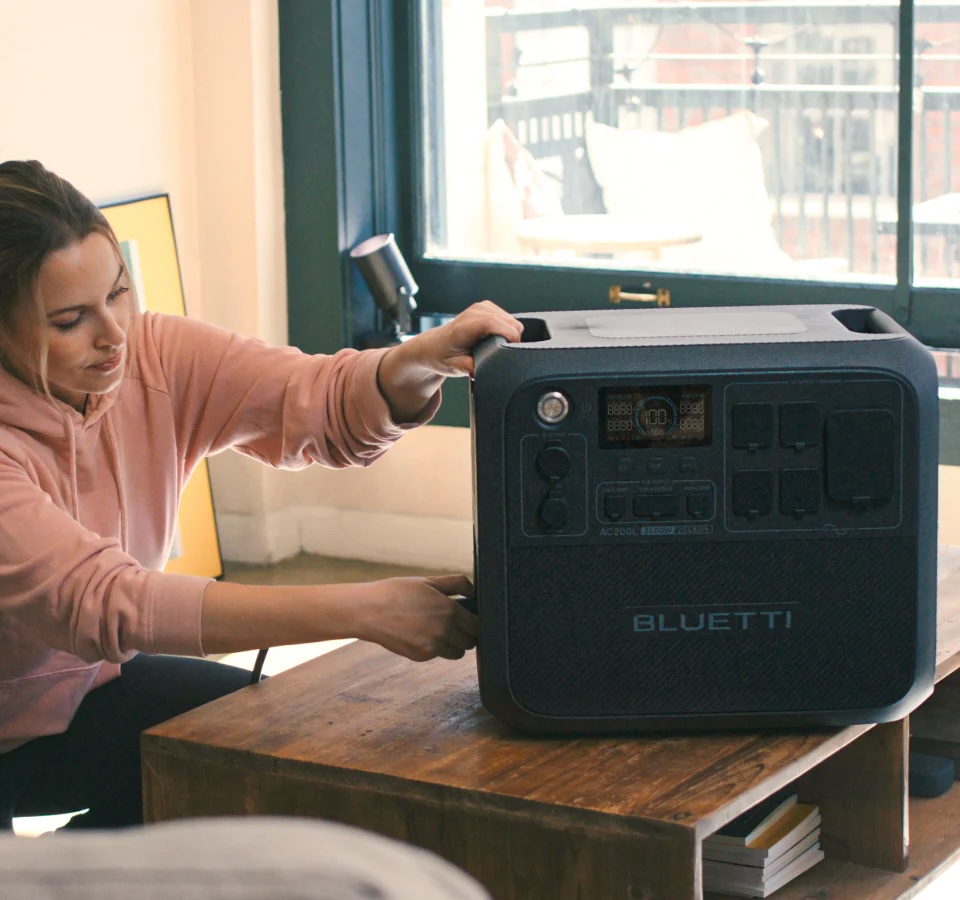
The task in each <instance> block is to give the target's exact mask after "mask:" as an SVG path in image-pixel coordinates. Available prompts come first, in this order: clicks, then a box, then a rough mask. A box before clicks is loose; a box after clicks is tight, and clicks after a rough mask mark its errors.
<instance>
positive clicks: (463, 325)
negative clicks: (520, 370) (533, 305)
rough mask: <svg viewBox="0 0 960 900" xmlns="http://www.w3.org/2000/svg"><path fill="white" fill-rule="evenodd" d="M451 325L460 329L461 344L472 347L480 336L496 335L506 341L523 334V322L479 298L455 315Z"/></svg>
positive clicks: (515, 339)
mask: <svg viewBox="0 0 960 900" xmlns="http://www.w3.org/2000/svg"><path fill="white" fill-rule="evenodd" d="M450 324H451V326H454V327H457V326H460V328H458V331H460V329H462V331H460V338H461V339H460V341H458V342H457V343H461V346H464V347H465V348H469V347H473V346H474V345H475V344H476V343H477V342H478V341H480V340H481V339H482V338H485V337H488V336H490V335H498V336H499V337H502V338H504V339H506V340H508V341H511V342H516V341H519V340H520V338H521V337H522V335H523V323H522V322H520V321H519V320H518V319H515V318H514V317H513V316H512V315H510V313H508V312H507V311H506V310H504V309H501V308H500V307H499V306H497V305H496V304H495V303H491V302H490V301H489V300H481V301H480V302H479V303H474V304H473V306H469V307H467V309H465V310H464V311H463V312H462V313H460V315H459V316H457V317H456V318H455V319H454V320H453V322H451V323H450Z"/></svg>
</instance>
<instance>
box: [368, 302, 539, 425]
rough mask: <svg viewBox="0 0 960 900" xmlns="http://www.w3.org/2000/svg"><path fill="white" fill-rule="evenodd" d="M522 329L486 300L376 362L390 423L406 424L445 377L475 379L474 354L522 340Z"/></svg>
mask: <svg viewBox="0 0 960 900" xmlns="http://www.w3.org/2000/svg"><path fill="white" fill-rule="evenodd" d="M522 334H523V325H522V324H521V323H520V322H519V321H518V320H517V319H515V318H514V317H513V316H511V315H510V313H508V312H506V310H503V309H501V308H500V307H499V306H497V305H496V304H495V303H491V302H490V301H489V300H483V301H481V302H480V303H474V304H473V305H472V306H469V307H467V309H465V310H464V311H463V312H462V313H460V314H459V315H458V316H456V317H455V318H454V319H451V320H450V321H449V322H447V323H446V324H444V325H440V326H439V327H437V328H431V329H430V330H428V331H424V332H422V333H421V334H418V335H416V336H415V337H412V338H410V339H409V340H406V341H404V342H403V343H402V344H399V345H398V346H396V347H394V348H393V349H392V350H390V352H389V353H387V354H386V355H385V356H384V357H383V359H382V360H381V361H380V370H379V373H378V380H379V383H380V390H381V391H382V392H383V395H384V397H386V399H387V402H388V403H389V405H390V411H391V412H392V413H393V417H394V421H396V422H409V421H413V420H414V419H416V418H417V416H418V415H419V414H420V412H421V411H422V410H423V407H424V406H425V405H426V404H427V402H428V401H429V400H430V398H431V397H432V396H433V395H434V394H435V393H436V392H437V390H438V389H439V388H440V385H441V384H442V383H443V380H444V379H445V378H447V377H448V376H458V375H459V376H463V375H467V376H471V377H472V376H473V374H474V370H473V348H474V347H476V346H477V344H479V343H480V342H481V341H482V340H484V339H485V338H488V337H491V336H492V335H499V336H500V337H502V338H505V339H506V340H508V341H510V342H516V341H519V340H520V336H521V335H522Z"/></svg>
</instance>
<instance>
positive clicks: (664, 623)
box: [628, 603, 798, 637]
mask: <svg viewBox="0 0 960 900" xmlns="http://www.w3.org/2000/svg"><path fill="white" fill-rule="evenodd" d="M797 611H798V604H795V603H783V604H771V605H769V606H754V607H739V608H729V607H727V608H724V607H705V606H687V607H679V606H673V607H657V608H656V609H650V608H648V609H644V610H643V611H642V612H638V611H637V609H636V608H634V609H632V610H629V611H628V612H629V614H630V630H631V634H632V636H633V637H647V636H650V635H663V636H671V637H683V636H686V635H691V636H692V635H709V634H713V635H716V634H730V633H731V632H739V633H744V632H750V633H753V634H755V635H756V636H758V637H759V636H761V635H769V634H786V633H788V632H790V631H792V630H793V629H794V628H795V627H796V621H797V619H796V617H797Z"/></svg>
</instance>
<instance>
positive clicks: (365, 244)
mask: <svg viewBox="0 0 960 900" xmlns="http://www.w3.org/2000/svg"><path fill="white" fill-rule="evenodd" d="M350 256H351V257H352V258H353V259H354V260H355V261H356V263H357V268H358V269H359V270H360V274H361V275H362V276H363V280H364V281H365V282H366V284H367V287H368V288H369V289H370V293H371V294H372V295H373V299H374V301H375V302H376V304H377V307H378V308H379V309H380V310H381V311H382V312H383V314H384V315H385V316H386V317H387V319H388V320H389V321H390V322H391V323H393V324H394V325H395V326H396V330H397V334H398V335H399V334H407V333H408V332H409V331H410V328H411V320H410V316H411V313H412V312H413V310H415V309H416V308H417V303H416V301H415V300H414V299H413V298H414V296H415V295H416V293H417V291H418V290H420V288H419V287H418V286H417V283H416V281H414V280H413V275H411V274H410V270H409V269H408V268H407V263H406V261H405V260H404V258H403V254H401V252H400V248H399V247H398V246H397V242H396V240H395V239H394V236H393V235H392V234H378V235H375V236H374V237H371V238H367V239H366V240H365V241H361V242H360V243H359V244H357V246H356V247H354V248H353V249H352V250H351V251H350Z"/></svg>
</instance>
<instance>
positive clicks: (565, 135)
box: [487, 2, 960, 275]
mask: <svg viewBox="0 0 960 900" xmlns="http://www.w3.org/2000/svg"><path fill="white" fill-rule="evenodd" d="M897 9H898V6H897V4H896V3H892V2H880V3H875V4H870V5H865V4H860V3H857V4H835V3H822V4H816V3H812V4H811V3H806V4H789V3H785V4H773V3H726V2H718V3H699V4H692V5H690V4H687V5H684V6H679V5H677V6H666V5H661V4H650V5H644V4H637V5H636V6H631V7H615V8H589V9H577V10H566V11H562V12H549V13H548V12H542V13H508V12H504V11H503V10H496V11H494V10H491V11H490V13H489V14H488V16H487V48H488V50H487V53H488V69H487V99H488V121H489V122H490V123H491V124H492V123H493V122H494V121H496V120H497V119H503V120H504V121H505V122H506V123H507V125H508V126H510V128H511V129H512V130H513V132H514V133H515V134H516V136H517V137H518V139H519V140H520V142H521V143H522V144H524V145H525V146H526V147H527V148H528V149H529V150H530V151H531V153H532V154H533V155H534V157H536V158H537V159H539V160H542V161H544V162H545V163H547V162H548V161H549V162H551V163H552V164H553V170H554V171H555V173H556V176H557V177H558V178H559V179H561V180H562V184H563V187H562V202H563V206H564V210H565V212H567V213H578V212H598V211H603V201H602V194H601V192H600V190H599V188H598V187H597V185H596V182H595V180H594V179H593V178H592V173H591V171H590V167H589V160H588V159H587V155H586V147H585V126H586V121H587V117H588V116H592V117H593V118H594V120H596V121H598V122H601V123H604V124H608V125H617V126H622V127H629V126H630V125H633V124H635V123H636V121H637V117H638V116H639V113H640V111H645V114H646V115H647V118H646V119H645V121H644V124H645V127H651V126H655V127H657V128H659V129H663V130H676V129H680V128H683V127H684V126H685V125H687V124H692V123H696V122H700V121H705V120H706V119H709V118H713V117H715V116H718V115H721V114H724V113H727V114H728V113H731V112H733V111H735V110H738V109H744V108H746V109H749V110H751V111H752V112H754V113H756V114H757V115H758V116H761V117H762V118H764V119H765V120H767V122H768V123H769V128H768V129H767V131H766V132H765V135H764V144H763V148H764V160H763V162H764V174H765V181H766V187H767V192H768V194H769V196H770V202H771V213H772V224H773V227H774V232H775V235H776V237H777V239H778V241H779V242H780V245H781V247H783V249H784V250H786V251H787V252H788V253H790V254H791V255H794V256H797V257H808V256H814V255H830V256H843V257H845V258H846V259H847V260H848V264H849V268H850V271H855V272H857V273H861V274H865V273H873V274H881V275H891V274H892V273H893V266H894V262H893V253H892V252H891V248H892V247H893V244H892V243H888V244H887V245H886V247H884V246H883V244H882V242H884V241H887V242H892V241H893V240H894V238H893V237H892V236H891V235H890V234H889V232H890V231H891V230H892V229H891V228H890V227H889V223H890V222H891V221H892V220H894V219H895V216H896V202H897V201H896V192H897V182H896V174H897V152H896V145H897V115H898V112H897V110H898V101H899V91H898V89H897V87H896V85H895V84H892V83H887V84H882V83H872V84H870V83H866V84H865V83H860V84H856V83H845V84H829V83H822V84H821V83H776V82H775V81H774V80H773V79H770V78H769V77H768V76H767V75H766V74H765V72H764V69H766V68H771V67H772V68H773V69H774V70H776V69H777V68H778V66H781V67H782V64H783V62H784V61H785V60H786V61H788V62H790V63H791V66H790V67H789V68H787V69H784V70H785V71H790V72H797V71H798V68H797V66H798V63H797V59H798V58H800V57H802V58H803V62H804V64H808V65H812V66H814V67H815V66H816V65H817V64H818V62H819V63H821V64H824V65H826V64H829V65H837V62H838V59H840V60H841V61H842V60H843V57H842V56H838V54H831V53H807V54H802V53H800V52H798V51H796V50H794V51H793V52H792V57H791V56H790V54H786V53H780V54H779V55H777V54H771V55H768V56H767V57H766V58H765V57H764V56H762V50H763V42H762V41H755V42H754V43H753V44H750V41H749V39H744V41H743V43H744V44H745V46H744V48H743V52H741V53H739V54H716V55H711V56H710V57H709V63H710V64H713V65H715V66H717V67H718V69H719V71H722V72H724V73H726V74H727V75H729V73H730V72H731V66H732V67H733V70H735V71H739V72H742V73H743V75H744V80H743V83H713V84H706V83H704V81H705V79H704V78H703V76H702V74H701V76H700V79H699V83H697V82H695V81H694V79H693V77H691V80H690V82H689V83H687V82H686V80H685V78H684V58H683V57H681V56H679V55H678V54H661V55H660V56H658V55H657V54H655V53H649V54H646V55H645V56H644V58H643V60H642V65H643V66H645V67H646V68H645V69H644V70H641V69H640V68H639V65H640V63H638V61H636V60H631V59H630V57H629V56H628V55H625V54H624V53H623V51H622V50H621V51H619V52H617V51H615V49H614V48H615V43H616V42H615V32H616V29H617V28H622V27H624V26H627V25H633V26H635V25H638V24H642V25H646V26H652V27H656V28H665V27H668V26H680V27H683V26H684V24H687V25H688V24H689V23H690V22H691V21H692V18H691V17H695V21H697V22H699V23H703V22H713V23H718V24H720V25H722V26H724V28H725V29H726V27H727V26H728V25H731V24H734V23H735V24H736V25H747V26H756V28H755V29H754V32H755V33H759V29H760V28H761V26H762V27H770V25H771V24H773V23H775V24H777V25H780V26H783V27H791V28H795V29H798V30H802V29H805V28H810V27H813V26H816V27H817V28H819V29H820V30H821V32H824V33H829V29H830V28H831V27H835V26H837V25H840V24H844V23H847V24H848V25H849V24H856V25H858V26H859V25H873V26H875V33H877V32H880V33H884V34H888V35H889V41H888V42H887V43H885V45H884V46H882V47H880V48H879V51H880V52H876V53H873V54H860V56H859V57H858V56H857V55H856V54H848V55H847V57H846V59H847V62H848V63H849V65H857V64H858V63H857V60H858V59H859V60H860V63H859V64H861V65H862V64H863V60H864V59H867V58H869V59H870V60H872V63H873V70H874V71H873V80H874V81H875V82H879V81H881V79H882V80H884V81H888V82H893V81H895V76H896V68H895V67H896V58H895V55H894V50H893V48H895V46H896V31H895V26H896V23H897V15H896V11H897ZM915 19H916V21H917V22H918V23H924V22H936V23H937V25H938V26H947V27H948V28H949V30H950V31H951V33H954V32H956V31H957V30H958V28H960V4H958V3H945V4H944V3H939V4H918V6H917V8H916V17H915ZM573 32H576V33H578V34H579V35H580V40H579V44H580V45H581V46H582V47H583V49H584V53H583V55H582V56H577V55H575V56H570V55H569V54H568V55H567V56H566V57H565V58H563V59H562V60H550V59H546V60H543V59H541V60H534V61H527V60H525V58H524V54H523V53H522V52H519V51H518V48H520V47H522V46H523V44H524V41H530V40H531V38H532V39H533V40H535V41H537V42H538V46H539V47H540V48H543V47H549V46H550V44H549V41H550V35H551V34H553V35H556V36H559V35H561V34H563V33H565V34H566V35H567V38H568V39H569V36H570V34H571V33H573ZM745 33H749V30H745ZM569 43H570V42H569V40H567V44H568V45H569ZM944 43H947V41H944ZM746 45H749V46H750V47H751V48H752V52H751V50H747V49H746ZM705 56H706V55H701V57H699V58H698V57H694V56H692V55H691V56H690V57H689V58H688V59H689V64H690V66H691V68H690V71H691V73H692V72H693V69H692V66H693V64H694V63H695V62H697V63H698V64H700V65H701V66H703V65H705V64H706V63H704V58H705ZM957 62H958V63H960V57H958V58H957ZM546 65H551V66H553V67H554V69H555V70H556V69H557V67H558V66H566V67H568V68H567V71H573V70H575V71H576V72H577V73H578V74H577V76H576V78H570V79H567V80H568V82H573V81H575V82H576V83H577V87H578V89H574V90H559V91H549V90H548V91H543V90H541V91H540V93H544V94H549V95H546V96H533V95H528V96H524V91H523V90H522V89H518V87H517V86H518V85H519V84H521V83H522V81H523V75H524V73H525V69H527V70H531V69H534V68H536V67H541V68H542V67H544V66H546ZM657 65H663V66H664V69H665V70H666V69H667V67H669V69H668V70H669V72H670V73H671V74H672V75H673V78H674V80H673V81H672V83H669V84H665V83H644V82H645V81H646V79H644V78H642V77H641V76H640V74H638V73H640V72H641V71H645V72H646V73H649V72H650V71H651V68H650V67H651V66H657ZM724 66H725V68H723V67H724ZM801 68H802V67H801ZM917 68H918V72H920V74H923V70H922V69H921V68H920V67H919V66H918V67H917ZM700 71H701V72H702V69H701V70H700ZM848 71H849V68H848ZM878 73H879V74H878ZM722 80H723V79H719V78H718V82H719V81H722ZM821 80H824V79H821ZM846 80H852V79H849V78H848V79H846ZM941 80H942V79H941ZM531 93H532V92H531ZM914 106H915V110H916V116H915V120H914V121H915V143H914V163H915V170H914V171H915V174H914V197H915V199H916V200H917V201H922V200H925V199H927V198H930V197H933V196H938V195H941V194H944V193H948V192H950V191H951V190H952V189H953V186H954V184H955V183H956V181H957V180H958V178H960V139H958V137H957V135H956V134H955V133H954V129H955V127H956V122H957V121H958V120H957V119H956V118H954V117H955V116H956V115H957V113H958V112H960V88H958V87H953V86H951V85H935V84H925V83H922V81H920V80H919V79H918V83H917V85H916V87H915V91H914ZM651 112H652V114H653V116H654V121H653V122H651V121H650V118H649V116H650V114H651ZM885 225H886V226H887V227H884V226H885ZM932 237H933V239H934V240H933V242H930V241H931V235H929V234H925V235H918V242H919V243H918V248H919V253H920V254H921V255H922V256H923V261H924V263H925V270H926V274H952V273H949V272H948V271H947V270H948V269H949V268H950V264H951V261H950V260H947V259H946V257H945V255H944V250H943V248H942V246H941V245H942V241H940V242H939V243H938V242H937V241H936V238H937V235H935V234H934V235H933V236H932ZM928 242H929V243H928ZM928 253H929V254H935V253H939V254H941V256H942V257H943V258H941V259H938V260H936V263H935V264H932V263H930V262H929V260H927V256H928Z"/></svg>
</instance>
